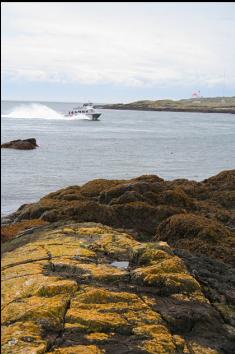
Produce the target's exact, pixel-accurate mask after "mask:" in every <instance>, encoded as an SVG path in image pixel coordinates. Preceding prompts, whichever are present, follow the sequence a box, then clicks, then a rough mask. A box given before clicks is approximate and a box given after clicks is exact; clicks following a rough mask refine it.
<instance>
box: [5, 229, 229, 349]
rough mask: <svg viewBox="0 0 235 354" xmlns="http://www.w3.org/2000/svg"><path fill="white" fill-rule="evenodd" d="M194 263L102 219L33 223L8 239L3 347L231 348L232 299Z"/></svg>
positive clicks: (162, 244) (167, 247)
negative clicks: (219, 293) (216, 293)
mask: <svg viewBox="0 0 235 354" xmlns="http://www.w3.org/2000/svg"><path fill="white" fill-rule="evenodd" d="M124 263H125V264H127V265H126V266H123V264H124ZM188 264H189V266H188ZM191 264H192V260H191V259H190V258H189V257H186V256H182V257H179V256H177V255H176V252H175V251H174V250H173V249H171V248H170V246H169V245H168V244H167V243H166V242H163V241H158V242H150V243H141V242H140V241H137V240H136V239H135V238H134V237H133V236H131V235H130V234H127V233H126V232H124V231H123V230H117V229H116V230H115V229H112V228H110V227H108V226H103V225H101V224H96V223H81V224H77V223H70V224H66V225H57V226H56V225H54V226H53V225H45V226H42V227H40V228H38V229H35V230H31V232H30V233H29V232H27V231H25V233H23V234H22V235H21V236H20V237H18V238H16V239H12V240H11V241H10V242H6V243H4V245H3V257H2V280H3V281H2V325H3V340H2V350H3V353H4V354H6V353H7V354H8V353H9V354H10V353H11V354H14V353H22V354H24V353H45V352H49V353H61V354H62V353H64V354H72V353H81V354H82V353H84V354H85V353H86V354H89V353H90V354H103V353H107V354H109V353H112V354H113V353H114V354H124V353H135V354H137V353H138V354H141V353H142V354H144V353H145V354H147V353H149V354H150V353H151V354H154V353H159V354H161V353H168V354H173V353H176V354H177V353H198V354H199V353H208V354H210V353H213V354H214V353H218V354H220V353H233V346H234V332H233V328H234V327H233V326H234V315H233V307H232V305H231V304H227V303H225V302H222V301H219V300H218V297H217V298H216V301H214V300H213V298H211V297H209V299H210V301H209V300H208V299H207V297H206V296H207V295H208V294H209V291H206V290H205V289H204V287H203V285H201V283H200V279H201V278H200V276H199V281H197V280H196V279H195V277H194V276H193V272H192V271H191V268H190V265H191ZM212 286H214V285H213V284H212ZM213 289H214V288H213V287H212V288H211V291H213ZM225 291H227V292H228V298H229V297H230V298H231V297H232V290H231V288H226V289H225ZM204 294H205V295H206V296H205V295H204ZM213 301H214V302H213ZM211 302H212V303H213V305H214V306H212V305H211Z"/></svg>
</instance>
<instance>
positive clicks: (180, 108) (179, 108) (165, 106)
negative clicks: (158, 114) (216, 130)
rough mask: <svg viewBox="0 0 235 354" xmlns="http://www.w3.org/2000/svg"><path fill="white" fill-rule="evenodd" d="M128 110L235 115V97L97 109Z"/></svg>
mask: <svg viewBox="0 0 235 354" xmlns="http://www.w3.org/2000/svg"><path fill="white" fill-rule="evenodd" d="M98 107H99V108H105V109H127V110H140V111H172V112H206V113H235V96H233V97H212V98H191V99H182V100H178V101H175V100H168V99H166V100H156V101H151V100H144V101H136V102H131V103H114V104H106V105H99V106H97V108H98Z"/></svg>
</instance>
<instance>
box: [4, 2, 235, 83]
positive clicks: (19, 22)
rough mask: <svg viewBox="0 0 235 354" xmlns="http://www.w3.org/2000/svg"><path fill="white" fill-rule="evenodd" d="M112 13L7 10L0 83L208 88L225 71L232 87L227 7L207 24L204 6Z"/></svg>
mask: <svg viewBox="0 0 235 354" xmlns="http://www.w3.org/2000/svg"><path fill="white" fill-rule="evenodd" d="M92 5H93V6H92ZM112 5H113V6H111V4H109V5H106V4H103V3H98V4H95V3H94V4H92V3H88V4H85V3H75V4H74V3H67V4H66V3H29V4H28V3H20V4H18V3H9V4H6V3H5V4H4V6H3V9H2V10H3V19H4V21H3V27H2V29H3V31H2V32H3V34H2V68H3V77H4V78H5V79H7V80H11V81H20V80H25V81H29V82H37V81H38V82H42V81H43V82H61V83H74V82H78V83H81V84H100V83H101V84H109V83H111V84H117V85H124V86H128V87H141V86H143V87H148V86H153V85H155V86H156V85H159V86H167V85H171V86H177V85H183V86H184V85H186V86H187V85H189V84H192V83H195V85H196V84H204V85H207V86H208V87H209V86H213V85H218V84H221V82H222V80H223V73H224V70H225V69H226V71H227V75H229V78H230V84H231V85H234V84H235V68H234V64H233V63H234V62H235V49H234V48H233V46H232V38H234V36H235V25H234V23H235V21H234V22H232V21H231V18H234V19H235V16H233V15H234V13H232V12H231V11H229V7H228V9H227V10H226V9H224V7H223V14H222V15H223V16H222V17H221V19H220V17H219V14H220V11H219V9H218V11H217V12H213V11H212V14H213V16H212V17H210V16H209V14H210V7H209V11H208V10H207V11H208V16H205V12H206V11H205V10H204V12H203V7H202V6H201V12H200V11H198V8H197V11H194V8H193V5H192V6H191V7H190V6H186V7H184V4H181V5H180V6H178V7H177V8H174V6H173V5H172V9H171V8H170V7H169V6H170V5H169V4H168V7H167V6H165V5H164V4H146V5H145V4H144V3H143V4H141V5H138V6H137V5H136V4H133V5H130V4H127V5H125V4H122V3H119V4H118V3H116V4H115V3H113V4H112ZM198 6H199V7H200V5H198ZM213 6H215V5H213ZM217 6H218V5H217ZM221 6H222V5H221ZM206 9H207V8H206ZM226 16H227V17H226Z"/></svg>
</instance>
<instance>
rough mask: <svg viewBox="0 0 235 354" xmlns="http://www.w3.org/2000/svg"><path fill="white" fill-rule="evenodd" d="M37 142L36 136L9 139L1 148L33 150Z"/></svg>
mask: <svg viewBox="0 0 235 354" xmlns="http://www.w3.org/2000/svg"><path fill="white" fill-rule="evenodd" d="M37 146H38V145H37V142H36V139H35V138H30V139H24V140H21V139H18V140H12V141H9V142H8V143H5V144H2V145H1V148H5V149H18V150H32V149H36V147H37Z"/></svg>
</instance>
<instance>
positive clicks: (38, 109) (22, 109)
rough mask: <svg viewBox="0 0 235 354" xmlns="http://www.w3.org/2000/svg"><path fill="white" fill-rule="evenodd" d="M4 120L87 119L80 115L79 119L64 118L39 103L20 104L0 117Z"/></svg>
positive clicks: (62, 115) (61, 114)
mask: <svg viewBox="0 0 235 354" xmlns="http://www.w3.org/2000/svg"><path fill="white" fill-rule="evenodd" d="M2 117H5V118H23V119H37V118H39V119H66V120H77V119H86V120H87V119H88V120H89V118H88V117H87V116H86V115H84V114H80V115H79V117H76V118H75V117H66V116H65V115H64V114H63V113H60V112H57V111H56V110H54V109H52V108H50V107H48V106H45V105H43V104H39V103H32V104H30V105H28V104H21V105H19V106H17V107H15V108H14V109H13V110H12V111H11V112H10V113H8V114H4V115H2Z"/></svg>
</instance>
